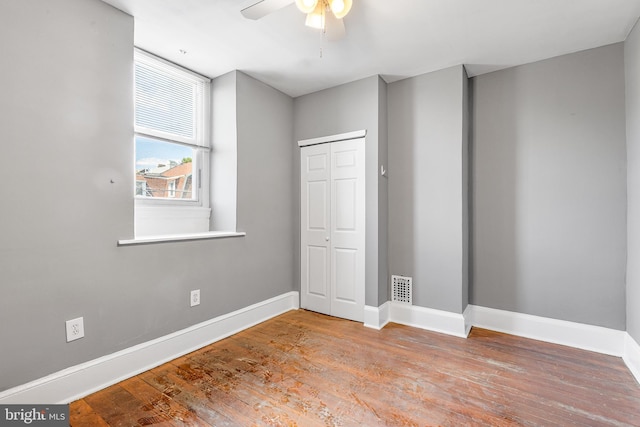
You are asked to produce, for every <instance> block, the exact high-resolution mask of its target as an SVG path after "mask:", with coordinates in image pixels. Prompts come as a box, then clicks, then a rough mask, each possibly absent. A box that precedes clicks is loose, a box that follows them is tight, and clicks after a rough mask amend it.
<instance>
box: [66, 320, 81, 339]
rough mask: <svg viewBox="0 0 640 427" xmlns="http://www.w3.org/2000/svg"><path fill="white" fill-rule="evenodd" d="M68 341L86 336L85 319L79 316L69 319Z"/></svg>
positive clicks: (67, 323)
mask: <svg viewBox="0 0 640 427" xmlns="http://www.w3.org/2000/svg"><path fill="white" fill-rule="evenodd" d="M66 325H67V342H71V341H74V340H77V339H79V338H82V337H84V319H83V318H82V317H78V318H77V319H73V320H67V321H66Z"/></svg>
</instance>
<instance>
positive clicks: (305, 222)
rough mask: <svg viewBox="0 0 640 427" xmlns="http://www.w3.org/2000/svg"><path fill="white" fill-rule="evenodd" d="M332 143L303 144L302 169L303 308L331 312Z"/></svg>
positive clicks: (301, 261) (301, 269)
mask: <svg viewBox="0 0 640 427" xmlns="http://www.w3.org/2000/svg"><path fill="white" fill-rule="evenodd" d="M329 151H330V150H329V146H328V145H327V144H323V145H313V146H310V147H303V148H302V149H301V150H300V152H301V157H300V169H301V174H302V175H301V180H300V185H301V206H300V210H301V215H300V216H301V218H300V224H301V233H300V240H301V242H300V243H301V244H300V247H301V254H300V264H301V268H300V273H301V279H302V284H301V295H300V304H301V306H302V308H307V309H309V310H313V311H318V312H320V313H326V314H330V311H331V299H330V294H329V292H330V277H331V251H330V240H331V228H330V221H331V205H330V203H331V155H330V152H329Z"/></svg>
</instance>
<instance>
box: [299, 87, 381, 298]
mask: <svg viewBox="0 0 640 427" xmlns="http://www.w3.org/2000/svg"><path fill="white" fill-rule="evenodd" d="M381 92H382V94H381ZM381 96H383V97H384V84H383V83H381V82H380V78H379V77H378V76H372V77H368V78H365V79H362V80H358V81H355V82H352V83H347V84H344V85H340V86H336V87H334V88H331V89H326V90H322V91H319V92H315V93H312V94H309V95H304V96H301V97H298V98H296V99H295V100H294V137H295V138H294V139H295V141H296V142H295V143H294V144H292V147H295V148H294V152H295V160H294V171H296V172H295V175H296V176H295V187H294V197H295V198H296V201H295V203H296V204H297V206H296V215H297V217H296V222H295V224H296V225H295V228H296V229H295V233H296V245H297V246H296V263H295V264H296V271H295V277H296V283H297V286H298V289H299V288H300V151H299V149H298V148H297V146H298V145H297V141H299V140H302V139H309V138H315V137H321V136H328V135H335V134H340V133H345V132H351V131H355V130H361V129H366V131H367V136H366V167H365V169H366V171H365V176H366V186H367V188H366V210H367V212H366V229H367V230H366V234H367V238H366V245H367V249H366V264H367V265H366V279H365V280H366V290H365V304H366V305H368V306H373V307H378V306H379V305H380V304H382V303H384V302H385V301H386V298H385V299H383V300H380V299H379V297H380V295H386V293H387V291H386V287H387V285H386V280H385V281H384V282H385V283H384V284H381V283H382V282H383V281H382V279H380V278H379V267H378V263H379V262H386V260H384V259H379V256H380V254H384V253H386V248H385V247H384V241H380V240H379V232H380V230H379V216H380V211H381V210H384V207H382V206H380V204H379V203H380V194H379V178H378V177H379V175H380V173H379V169H380V166H379V161H378V157H379V150H382V151H384V148H380V147H379V144H380V135H379V126H380V123H379V117H378V115H379V113H380V108H381V107H380V97H381ZM382 144H383V145H384V141H383V142H382ZM382 192H383V194H382V197H384V190H382ZM382 227H383V228H384V225H383V226H382ZM379 246H382V247H379ZM381 287H382V289H381Z"/></svg>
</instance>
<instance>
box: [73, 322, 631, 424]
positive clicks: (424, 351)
mask: <svg viewBox="0 0 640 427" xmlns="http://www.w3.org/2000/svg"><path fill="white" fill-rule="evenodd" d="M70 412H71V426H74V427H79V426H106V425H109V426H146V425H161V426H182V425H201V426H209V425H211V426H254V425H257V426H301V427H303V426H334V425H336V426H358V425H363V426H378V425H390V426H391V425H398V426H425V425H429V426H431V425H438V426H440V425H442V426H461V425H488V426H507V425H509V426H510V425H525V426H599V425H603V426H629V425H631V426H634V425H635V426H640V385H638V383H637V382H636V381H635V379H634V378H633V376H632V375H631V373H630V372H629V371H628V370H627V368H626V367H625V365H624V363H623V362H622V360H621V359H619V358H616V357H611V356H605V355H601V354H597V353H591V352H588V351H583V350H577V349H573V348H569V347H564V346H559V345H554V344H547V343H543V342H539V341H534V340H529V339H525V338H519V337H514V336H510V335H506V334H501V333H497V332H491V331H487V330H483V329H475V328H474V329H473V330H472V331H471V334H470V336H469V338H468V339H466V340H465V339H462V338H456V337H451V336H447V335H442V334H438V333H433V332H427V331H423V330H420V329H414V328H410V327H407V326H402V325H396V324H389V325H387V326H386V327H385V328H384V329H383V330H381V331H376V330H372V329H368V328H365V327H363V326H362V324H360V323H355V322H351V321H347V320H342V319H336V318H332V317H328V316H324V315H320V314H317V313H313V312H309V311H304V310H298V311H291V312H288V313H285V314H283V315H281V316H279V317H277V318H274V319H271V320H269V321H267V322H265V323H262V324H260V325H258V326H255V327H253V328H251V329H248V330H246V331H244V332H241V333H239V334H237V335H234V336H232V337H230V338H227V339H225V340H222V341H219V342H217V343H215V344H212V345H210V346H208V347H206V348H203V349H201V350H199V351H196V352H194V353H191V354H188V355H186V356H184V357H181V358H179V359H176V360H174V361H172V362H170V363H167V364H165V365H162V366H160V367H158V368H156V369H153V370H151V371H148V372H145V373H143V374H141V375H138V376H136V377H134V378H131V379H128V380H126V381H123V382H121V383H119V384H116V385H114V386H112V387H109V388H107V389H105V390H102V391H100V392H97V393H95V394H92V395H90V396H87V397H86V398H84V399H82V400H79V401H76V402H73V403H72V404H71V410H70Z"/></svg>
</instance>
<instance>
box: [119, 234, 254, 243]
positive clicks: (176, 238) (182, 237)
mask: <svg viewBox="0 0 640 427" xmlns="http://www.w3.org/2000/svg"><path fill="white" fill-rule="evenodd" d="M246 235H247V233H243V232H235V231H207V232H204V233H186V234H167V235H162V236H144V237H139V238H134V239H128V240H126V239H125V240H118V246H132V245H148V244H152V243H166V242H185V241H189V240H207V239H223V238H225V237H243V236H246Z"/></svg>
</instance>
